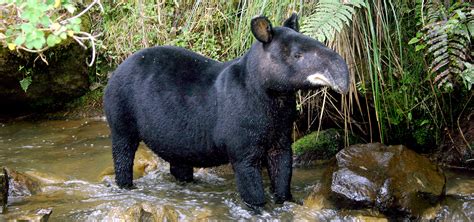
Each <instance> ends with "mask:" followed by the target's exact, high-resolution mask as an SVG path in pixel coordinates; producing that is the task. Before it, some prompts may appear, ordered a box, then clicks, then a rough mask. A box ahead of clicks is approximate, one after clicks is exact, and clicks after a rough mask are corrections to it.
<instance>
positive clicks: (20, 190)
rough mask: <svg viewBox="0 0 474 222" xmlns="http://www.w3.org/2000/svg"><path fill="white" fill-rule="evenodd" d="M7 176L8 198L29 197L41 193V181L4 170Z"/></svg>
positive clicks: (23, 174) (13, 171)
mask: <svg viewBox="0 0 474 222" xmlns="http://www.w3.org/2000/svg"><path fill="white" fill-rule="evenodd" d="M6 171H7V173H8V175H9V183H10V185H9V193H8V195H9V196H10V197H20V196H30V195H33V194H36V193H39V192H41V184H42V183H41V181H40V180H38V179H36V178H33V177H30V176H28V175H27V174H25V173H21V172H17V171H15V170H11V169H6Z"/></svg>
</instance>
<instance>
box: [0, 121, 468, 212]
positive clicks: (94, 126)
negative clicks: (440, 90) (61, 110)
mask: <svg viewBox="0 0 474 222" xmlns="http://www.w3.org/2000/svg"><path fill="white" fill-rule="evenodd" d="M140 146H142V147H145V146H144V145H143V144H141V145H140ZM145 149H146V148H145ZM112 165H113V164H112V155H111V141H110V138H109V129H108V127H107V123H106V122H105V119H104V118H95V119H82V120H47V121H37V122H26V121H19V122H11V123H4V124H2V123H0V167H1V166H4V167H8V168H9V169H13V170H15V171H18V172H24V173H26V174H27V175H31V176H33V177H35V178H37V179H38V180H40V181H41V182H42V183H41V187H40V191H39V192H37V193H35V194H32V195H25V196H16V197H11V198H10V199H9V203H8V206H7V212H6V214H3V215H2V214H0V221H3V220H6V219H9V218H12V217H15V215H22V214H27V213H28V212H31V211H34V210H37V209H44V208H52V210H53V213H52V214H51V216H50V217H49V220H50V221H112V220H114V219H117V218H119V219H126V220H135V219H136V220H141V221H147V220H152V219H157V217H159V218H162V219H164V218H166V219H168V220H179V221H181V220H186V221H187V220H195V219H205V220H254V221H255V220H284V221H288V220H344V221H345V220H352V221H360V220H364V218H365V217H363V215H365V213H364V212H362V213H361V211H357V210H354V211H342V210H336V209H324V210H318V211H316V210H312V209H309V208H307V207H304V206H302V205H300V204H297V203H302V202H303V201H304V199H305V197H306V196H308V194H309V193H310V192H311V191H312V190H313V187H314V186H315V184H317V183H318V182H319V181H320V180H321V177H322V174H323V171H324V169H325V167H324V166H315V167H311V168H305V169H301V168H297V169H294V171H293V178H292V192H293V195H294V197H295V199H296V202H297V203H285V204H283V205H275V204H273V203H272V199H271V192H270V190H269V186H270V184H269V181H268V177H267V176H266V175H265V176H264V178H265V181H264V183H265V191H266V196H267V203H268V204H267V205H266V206H265V209H264V211H263V212H262V213H261V214H260V215H254V214H253V213H252V212H251V211H249V210H248V209H247V208H246V207H245V205H244V204H243V203H242V201H241V200H240V197H239V194H238V193H237V191H236V185H235V179H234V176H233V173H232V171H231V170H230V169H227V170H225V167H224V170H213V169H195V173H194V177H195V179H196V181H195V182H193V183H187V184H185V183H179V182H177V181H176V180H175V179H174V178H173V177H172V176H171V175H170V174H169V165H168V164H167V163H166V162H164V161H159V162H158V167H157V169H155V170H153V171H151V172H149V173H147V174H145V176H143V177H140V178H137V179H135V180H134V183H135V185H136V187H137V189H134V190H121V189H118V188H117V187H116V186H115V185H114V183H113V178H112V176H110V175H107V173H106V172H107V171H110V167H111V166H112ZM227 168H228V167H227ZM104 172H105V173H104ZM445 172H446V177H447V189H446V190H447V194H448V197H447V200H446V201H445V205H442V206H440V208H441V209H442V210H441V211H437V213H436V214H445V215H441V216H442V217H441V218H444V220H446V221H449V220H451V219H459V220H461V221H473V220H474V174H472V173H468V172H460V171H449V170H446V171H445ZM150 212H151V213H150ZM440 212H441V213H440ZM457 215H458V216H457Z"/></svg>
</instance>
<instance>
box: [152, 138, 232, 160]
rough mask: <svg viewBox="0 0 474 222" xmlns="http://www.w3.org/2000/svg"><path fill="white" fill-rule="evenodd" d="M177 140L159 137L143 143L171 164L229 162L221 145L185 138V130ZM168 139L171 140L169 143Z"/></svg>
mask: <svg viewBox="0 0 474 222" xmlns="http://www.w3.org/2000/svg"><path fill="white" fill-rule="evenodd" d="M180 136H181V137H180V138H179V139H178V140H180V141H177V140H175V139H174V137H173V138H166V137H160V138H159V139H157V138H151V139H147V138H145V139H144V142H145V144H146V145H147V146H148V147H149V148H150V149H151V150H152V151H153V152H155V153H156V154H157V155H158V156H159V157H161V158H162V159H164V160H165V161H168V162H170V163H172V164H184V165H189V166H193V167H212V166H219V165H222V164H226V163H228V162H229V160H228V157H227V152H226V150H225V148H223V147H217V146H215V145H214V144H212V143H208V142H204V141H202V140H199V139H198V140H195V141H194V143H192V140H194V139H195V138H186V132H183V134H181V135H180ZM170 141H172V142H171V143H170Z"/></svg>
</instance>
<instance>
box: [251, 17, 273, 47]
mask: <svg viewBox="0 0 474 222" xmlns="http://www.w3.org/2000/svg"><path fill="white" fill-rule="evenodd" d="M250 26H251V29H252V34H253V35H254V36H255V38H257V40H258V41H260V42H263V43H269V42H271V41H272V36H273V28H272V24H271V23H270V21H269V20H268V18H267V17H265V16H258V17H255V18H253V19H252V21H251V22H250Z"/></svg>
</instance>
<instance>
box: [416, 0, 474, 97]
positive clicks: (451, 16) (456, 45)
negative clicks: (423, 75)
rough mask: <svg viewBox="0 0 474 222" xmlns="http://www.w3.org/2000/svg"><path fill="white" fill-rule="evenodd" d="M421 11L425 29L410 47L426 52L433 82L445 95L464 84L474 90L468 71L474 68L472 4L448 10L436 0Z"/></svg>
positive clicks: (473, 12)
mask: <svg viewBox="0 0 474 222" xmlns="http://www.w3.org/2000/svg"><path fill="white" fill-rule="evenodd" d="M419 4H421V3H419ZM419 8H421V10H422V11H423V13H424V14H423V15H422V17H421V23H422V24H421V25H422V27H423V28H422V29H421V30H420V31H419V32H418V33H417V36H416V37H414V38H413V39H411V40H410V42H409V43H410V44H415V43H416V44H417V45H416V50H424V51H425V55H426V56H427V57H429V58H430V59H429V60H430V65H429V72H430V73H431V74H432V76H431V78H432V79H433V82H434V83H436V84H437V86H438V88H442V89H444V91H452V89H453V87H454V85H456V84H457V85H460V83H461V82H463V83H464V85H465V86H466V88H468V89H470V88H471V84H472V79H471V78H470V74H469V73H470V72H469V68H468V67H472V62H471V59H470V56H471V55H470V51H471V50H470V44H471V36H472V35H474V33H473V32H474V27H473V26H474V15H473V14H474V7H472V6H471V5H470V4H469V3H455V4H453V5H451V6H450V7H446V6H445V5H443V3H442V2H440V1H436V0H433V1H428V2H427V3H425V4H423V5H422V6H420V7H419ZM469 33H471V34H469ZM465 70H466V72H464V71H465ZM471 76H472V74H471ZM470 83H471V84H470Z"/></svg>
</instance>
